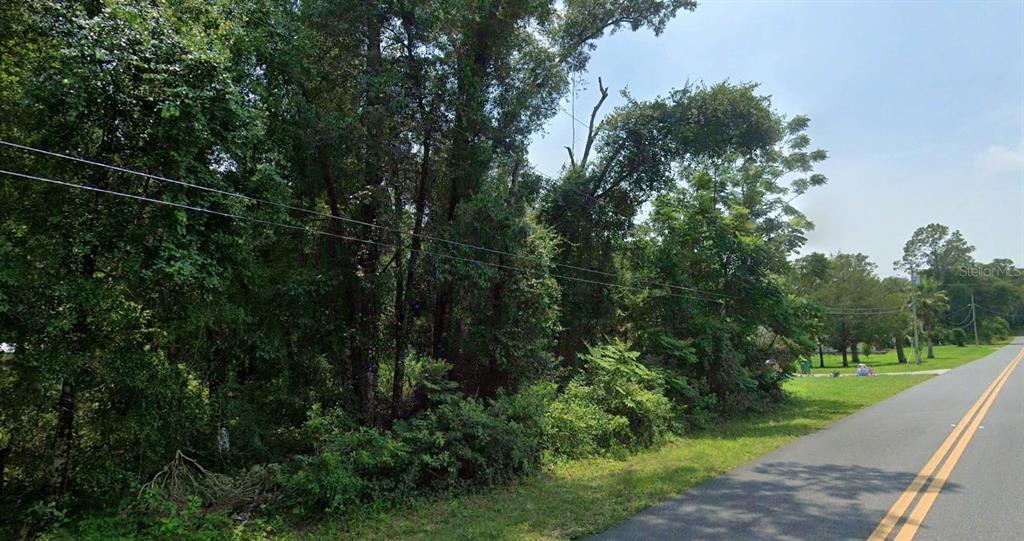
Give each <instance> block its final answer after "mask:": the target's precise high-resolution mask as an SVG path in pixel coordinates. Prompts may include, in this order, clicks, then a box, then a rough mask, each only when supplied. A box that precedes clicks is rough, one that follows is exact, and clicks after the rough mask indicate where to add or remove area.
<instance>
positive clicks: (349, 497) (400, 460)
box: [288, 407, 413, 513]
mask: <svg viewBox="0 0 1024 541" xmlns="http://www.w3.org/2000/svg"><path fill="white" fill-rule="evenodd" d="M346 421H347V419H345V418H344V416H342V415H339V414H338V413H337V412H336V411H329V412H326V413H325V412H322V411H321V410H320V408H319V407H314V408H313V409H312V410H311V411H310V414H309V420H308V421H307V422H306V430H307V432H308V433H309V437H310V438H311V440H312V441H314V442H317V444H318V448H317V449H316V452H315V454H313V455H310V456H300V457H298V458H297V459H296V462H297V463H296V465H295V471H294V473H293V474H292V475H291V476H290V478H289V480H288V496H289V499H290V501H291V503H292V504H293V505H295V506H296V509H297V510H299V511H300V512H303V513H309V512H320V511H324V512H337V511H342V510H346V509H348V508H349V507H353V506H356V505H359V504H361V503H363V502H366V501H370V500H373V499H376V498H379V497H381V496H389V497H391V496H395V495H398V494H402V493H403V492H407V491H409V490H411V488H412V487H413V482H412V481H413V480H412V479H411V478H410V476H409V473H408V471H409V465H410V461H411V457H410V452H409V448H408V447H407V446H406V445H405V443H403V442H402V441H401V439H400V438H398V437H397V435H396V434H392V433H384V432H381V431H378V430H376V429H371V428H366V427H355V428H353V427H351V426H349V425H348V423H347V422H346Z"/></svg>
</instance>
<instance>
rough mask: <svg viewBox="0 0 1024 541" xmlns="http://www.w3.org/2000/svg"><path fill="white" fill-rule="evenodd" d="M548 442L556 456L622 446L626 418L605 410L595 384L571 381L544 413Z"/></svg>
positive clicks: (626, 435)
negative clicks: (545, 415) (591, 385)
mask: <svg viewBox="0 0 1024 541" xmlns="http://www.w3.org/2000/svg"><path fill="white" fill-rule="evenodd" d="M547 425H548V426H547V428H548V430H547V438H546V440H547V446H548V449H549V450H550V451H551V452H552V453H553V454H555V455H556V456H559V457H564V458H580V457H585V456H592V455H599V454H603V453H606V452H609V451H614V450H615V449H618V448H621V447H622V446H623V445H625V444H626V443H627V442H628V441H630V439H631V437H630V432H629V420H628V419H626V418H625V417H623V416H621V415H612V414H610V413H608V412H606V411H605V410H604V409H603V408H602V405H601V395H600V393H599V392H598V391H597V389H596V388H594V387H588V386H586V385H583V384H581V383H579V382H571V383H569V385H568V386H567V387H566V388H565V392H564V393H562V394H561V395H560V396H559V397H558V398H557V399H556V400H555V401H554V402H553V403H552V404H551V408H550V409H549V410H548V414H547Z"/></svg>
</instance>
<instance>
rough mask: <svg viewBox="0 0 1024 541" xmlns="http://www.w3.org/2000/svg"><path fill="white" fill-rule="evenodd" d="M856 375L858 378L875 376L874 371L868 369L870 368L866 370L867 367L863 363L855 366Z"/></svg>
mask: <svg viewBox="0 0 1024 541" xmlns="http://www.w3.org/2000/svg"><path fill="white" fill-rule="evenodd" d="M857 375H858V376H873V375H875V371H874V370H872V369H870V368H868V365H866V364H864V363H860V364H859V365H857Z"/></svg>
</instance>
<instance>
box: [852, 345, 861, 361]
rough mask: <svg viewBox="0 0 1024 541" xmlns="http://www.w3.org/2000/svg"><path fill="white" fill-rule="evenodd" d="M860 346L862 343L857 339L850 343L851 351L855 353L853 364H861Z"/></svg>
mask: <svg viewBox="0 0 1024 541" xmlns="http://www.w3.org/2000/svg"><path fill="white" fill-rule="evenodd" d="M858 346H860V344H859V343H857V342H856V341H854V342H853V343H852V344H850V352H851V353H852V355H853V364H860V348H859V347H858Z"/></svg>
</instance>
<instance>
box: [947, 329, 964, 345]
mask: <svg viewBox="0 0 1024 541" xmlns="http://www.w3.org/2000/svg"><path fill="white" fill-rule="evenodd" d="M949 335H950V340H951V341H952V342H953V343H954V344H956V345H957V346H959V347H964V346H965V345H966V342H967V332H965V331H964V330H963V329H953V330H951V331H949Z"/></svg>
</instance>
